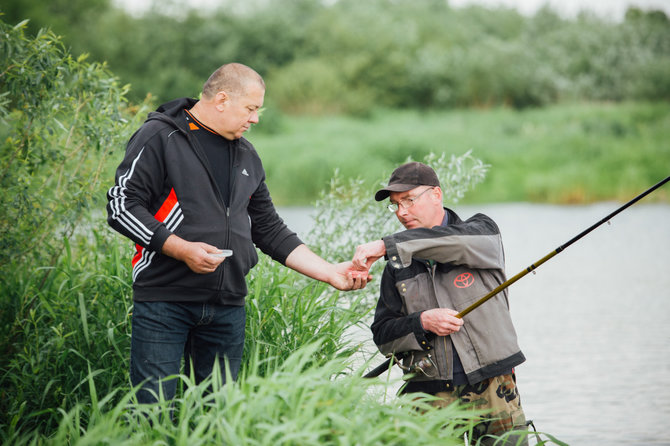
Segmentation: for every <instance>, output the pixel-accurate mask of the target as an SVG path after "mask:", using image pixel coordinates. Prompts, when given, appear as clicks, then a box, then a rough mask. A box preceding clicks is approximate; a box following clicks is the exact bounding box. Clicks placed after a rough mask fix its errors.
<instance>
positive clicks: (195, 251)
mask: <svg viewBox="0 0 670 446" xmlns="http://www.w3.org/2000/svg"><path fill="white" fill-rule="evenodd" d="M162 251H163V254H165V255H168V256H170V257H173V258H175V259H177V260H181V261H182V262H184V263H186V265H187V266H188V267H189V268H190V269H191V271H193V272H194V273H198V274H207V273H212V272H214V271H215V270H216V268H218V266H219V265H220V264H221V263H222V262H223V261H224V260H225V257H217V256H213V255H211V254H216V253H218V252H220V251H221V250H220V249H219V248H217V247H216V246H212V245H208V244H207V243H202V242H189V241H186V240H184V239H182V238H180V237H177V236H176V235H174V234H172V235H170V236H169V237H168V238H167V240H165V243H164V244H163V250H162Z"/></svg>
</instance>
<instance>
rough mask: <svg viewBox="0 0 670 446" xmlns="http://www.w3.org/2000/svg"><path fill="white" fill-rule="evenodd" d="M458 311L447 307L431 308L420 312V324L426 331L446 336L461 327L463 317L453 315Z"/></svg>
mask: <svg viewBox="0 0 670 446" xmlns="http://www.w3.org/2000/svg"><path fill="white" fill-rule="evenodd" d="M456 314H458V311H455V310H452V309H449V308H433V309H432V310H426V311H424V312H423V313H421V325H422V326H423V329H424V330H426V331H430V332H433V333H435V334H436V335H438V336H447V335H450V334H452V333H454V332H456V331H458V330H460V329H461V326H462V325H463V319H460V318H457V317H454V316H455V315H456Z"/></svg>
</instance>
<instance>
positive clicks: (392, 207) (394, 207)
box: [386, 187, 434, 212]
mask: <svg viewBox="0 0 670 446" xmlns="http://www.w3.org/2000/svg"><path fill="white" fill-rule="evenodd" d="M432 189H434V188H433V187H429V188H428V189H424V191H423V192H421V193H420V194H419V195H417V196H416V197H412V198H405V199H404V200H400V201H399V202H397V203H389V205H388V206H386V207H387V208H388V210H389V211H391V212H398V210H399V209H400V208H401V207H402V208H403V209H409V208H411V207H412V206H414V202H415V201H416V200H418V199H419V197H420V196H421V195H423V194H425V193H426V192H428V191H429V190H432Z"/></svg>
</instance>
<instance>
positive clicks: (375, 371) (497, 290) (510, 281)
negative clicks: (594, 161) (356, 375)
mask: <svg viewBox="0 0 670 446" xmlns="http://www.w3.org/2000/svg"><path fill="white" fill-rule="evenodd" d="M668 181H670V176H669V177H667V178H666V179H664V180H662V181H660V182H658V183H657V184H655V185H654V186H652V187H650V188H649V189H647V190H646V191H644V192H642V193H641V194H640V195H638V196H637V197H635V198H633V199H632V200H630V201H629V202H628V203H626V204H624V205H623V206H621V207H619V208H618V209H616V210H615V211H614V212H612V213H610V214H609V215H607V216H606V217H605V218H603V219H602V220H600V221H599V222H597V223H595V224H594V225H592V226H590V227H589V228H587V229H585V230H584V231H582V232H580V233H579V234H577V235H576V236H574V237H573V238H571V239H570V240H568V241H567V242H566V243H564V244H562V245H561V246H559V247H558V248H556V249H555V250H553V251H552V252H550V253H549V254H547V255H546V256H544V257H542V258H541V259H540V260H538V261H537V262H535V263H532V264H531V265H530V266H528V267H527V268H526V269H524V270H523V271H521V272H520V273H518V274H517V275H515V276H514V277H512V278H510V279H507V280H506V281H505V282H503V283H501V284H500V285H498V286H497V287H495V288H494V289H493V290H491V291H490V292H489V293H488V294H486V295H485V296H483V297H481V298H480V299H479V300H477V301H476V302H475V303H473V304H472V305H470V306H469V307H467V308H466V309H464V310H461V311H460V312H459V313H458V314H456V315H455V317H457V318H459V319H463V317H464V316H465V315H466V314H468V313H470V312H471V311H472V310H474V309H475V308H477V307H479V306H480V305H481V304H483V303H484V302H486V301H487V300H489V299H491V298H492V297H493V296H495V295H496V294H498V293H500V292H501V291H502V290H504V289H505V288H507V287H508V286H510V285H512V284H513V283H514V282H516V281H517V280H519V279H521V278H522V277H523V276H525V275H526V274H528V273H530V272H533V271H535V269H537V268H538V267H539V266H540V265H542V264H543V263H545V262H546V261H548V260H549V259H551V258H552V257H554V256H555V255H557V254H559V253H561V252H563V251H565V250H566V249H567V248H568V247H569V246H570V245H572V244H573V243H575V242H577V241H578V240H580V239H581V238H582V237H584V236H586V235H587V234H588V233H590V232H591V231H593V230H594V229H596V228H597V227H599V226H600V225H602V224H604V223H607V222H608V221H609V220H611V219H612V218H613V217H614V216H616V215H617V214H619V213H621V212H623V211H625V210H626V209H628V208H629V207H630V206H632V205H634V204H635V203H637V202H638V201H640V200H641V199H643V198H644V197H646V196H647V195H649V194H650V193H652V192H654V191H655V190H656V189H658V188H659V187H661V186H663V185H664V184H665V183H667V182H668ZM401 358H402V355H396V356H392V357H391V358H389V359H388V360H386V361H385V362H383V363H382V364H380V365H378V366H377V367H375V368H374V369H372V370H371V371H369V372H368V373H367V374H365V375H364V378H374V377H376V376H379V375H381V374H382V373H384V372H385V371H386V370H388V368H389V365H390V364H391V361H393V360H394V359H396V360H397V359H401Z"/></svg>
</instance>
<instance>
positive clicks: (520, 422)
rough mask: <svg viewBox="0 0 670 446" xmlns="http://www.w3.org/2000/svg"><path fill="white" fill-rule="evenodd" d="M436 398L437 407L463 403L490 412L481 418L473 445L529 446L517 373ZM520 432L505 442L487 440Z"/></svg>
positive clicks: (465, 386) (460, 388)
mask: <svg viewBox="0 0 670 446" xmlns="http://www.w3.org/2000/svg"><path fill="white" fill-rule="evenodd" d="M435 396H436V397H438V398H440V399H439V400H436V401H434V402H433V403H432V405H433V406H435V407H447V406H448V405H450V404H451V403H453V402H455V401H460V402H461V403H464V404H467V405H468V406H469V407H472V408H473V409H475V410H485V411H488V412H487V413H485V414H484V415H482V416H481V422H479V423H478V424H477V425H475V426H474V427H473V429H472V434H471V440H472V444H479V445H493V444H495V445H496V446H502V445H505V446H508V445H519V446H521V445H523V446H526V445H527V444H528V440H527V439H526V417H525V415H524V413H523V409H522V408H521V399H520V397H519V392H518V391H517V387H516V376H515V375H514V373H512V374H509V375H501V376H496V377H493V378H489V379H486V380H484V381H482V382H480V383H477V384H474V385H470V384H463V385H460V386H455V387H454V390H453V391H451V392H438V393H437V394H435ZM517 430H518V431H520V432H519V435H514V434H511V435H510V434H508V435H505V436H504V440H503V439H500V440H498V439H496V438H490V437H486V436H487V435H495V436H500V435H502V434H504V433H505V432H510V431H517ZM477 440H479V443H477Z"/></svg>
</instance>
